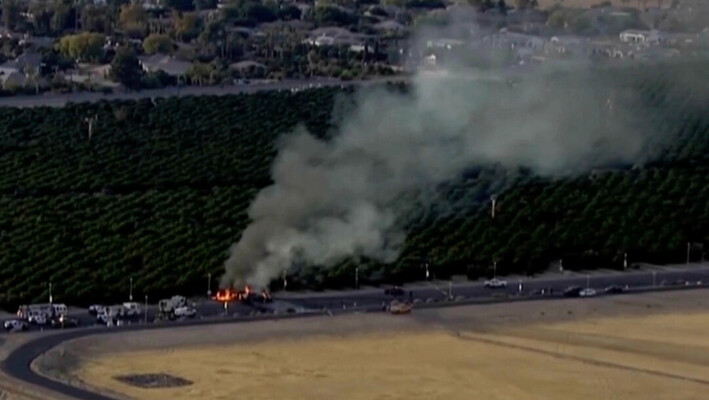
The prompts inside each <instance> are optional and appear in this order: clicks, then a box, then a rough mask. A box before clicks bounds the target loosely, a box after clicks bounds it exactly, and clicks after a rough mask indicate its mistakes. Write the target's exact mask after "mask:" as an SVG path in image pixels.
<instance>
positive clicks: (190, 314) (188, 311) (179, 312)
mask: <svg viewBox="0 0 709 400" xmlns="http://www.w3.org/2000/svg"><path fill="white" fill-rule="evenodd" d="M174 313H175V317H177V318H194V317H195V316H196V315H197V310H195V309H194V308H192V307H187V306H182V307H177V308H176V309H175V311H174Z"/></svg>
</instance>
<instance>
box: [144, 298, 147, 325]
mask: <svg viewBox="0 0 709 400" xmlns="http://www.w3.org/2000/svg"><path fill="white" fill-rule="evenodd" d="M143 315H144V317H145V323H146V324H147V323H148V295H147V294H146V295H145V308H144V309H143Z"/></svg>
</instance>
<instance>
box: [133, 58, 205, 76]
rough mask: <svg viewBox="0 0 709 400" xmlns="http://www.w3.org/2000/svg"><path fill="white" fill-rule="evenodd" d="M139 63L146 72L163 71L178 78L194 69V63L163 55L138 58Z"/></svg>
mask: <svg viewBox="0 0 709 400" xmlns="http://www.w3.org/2000/svg"><path fill="white" fill-rule="evenodd" d="M138 61H139V62H140V66H141V67H142V68H143V70H144V71H145V72H157V71H163V72H164V73H166V74H168V75H170V76H174V77H178V78H179V77H182V76H184V75H186V74H187V72H189V71H190V69H192V63H190V62H187V61H180V60H178V59H176V58H174V57H172V56H166V55H162V54H155V55H152V56H144V57H138Z"/></svg>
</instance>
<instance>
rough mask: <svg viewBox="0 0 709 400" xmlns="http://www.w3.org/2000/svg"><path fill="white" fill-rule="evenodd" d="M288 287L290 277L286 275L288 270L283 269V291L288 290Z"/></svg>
mask: <svg viewBox="0 0 709 400" xmlns="http://www.w3.org/2000/svg"><path fill="white" fill-rule="evenodd" d="M287 287H288V277H287V275H286V270H285V269H284V270H283V291H284V292H285V291H286V288H287Z"/></svg>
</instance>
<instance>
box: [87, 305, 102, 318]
mask: <svg viewBox="0 0 709 400" xmlns="http://www.w3.org/2000/svg"><path fill="white" fill-rule="evenodd" d="M104 309H106V307H105V306H103V305H101V304H92V305H90V306H89V314H91V315H93V316H96V315H98V314H101V313H102V312H103V310H104Z"/></svg>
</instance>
